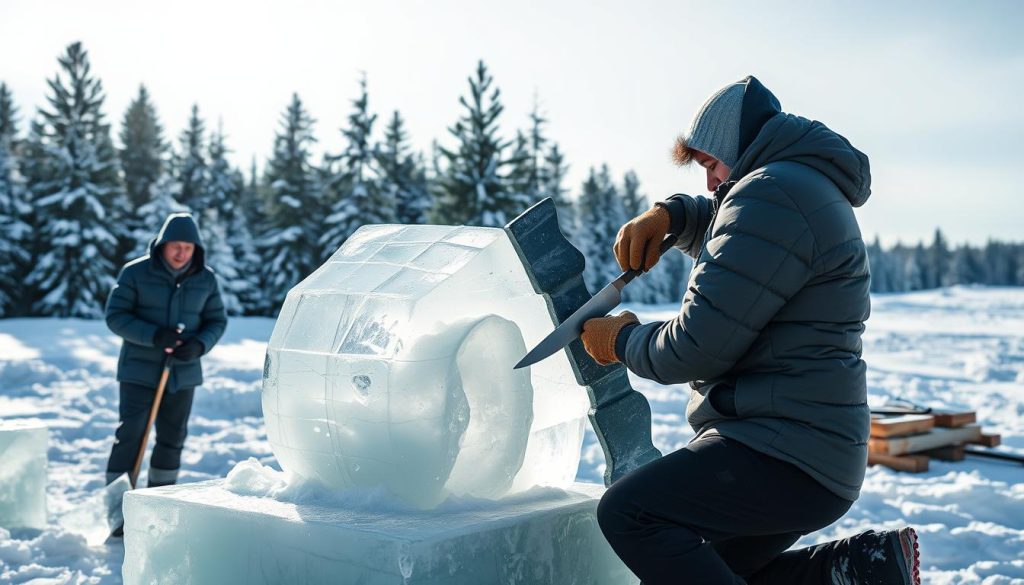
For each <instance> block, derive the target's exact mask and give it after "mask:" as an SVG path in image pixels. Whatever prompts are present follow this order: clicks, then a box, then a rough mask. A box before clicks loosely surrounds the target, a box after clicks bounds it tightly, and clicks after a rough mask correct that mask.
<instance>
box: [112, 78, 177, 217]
mask: <svg viewBox="0 0 1024 585" xmlns="http://www.w3.org/2000/svg"><path fill="white" fill-rule="evenodd" d="M163 132H164V129H163V126H161V124H160V120H159V119H158V118H157V115H156V108H155V107H154V106H153V103H152V102H151V101H150V98H149V92H148V91H146V86H144V85H140V86H139V94H138V96H136V98H135V99H134V100H132V102H131V103H130V104H129V105H128V109H127V110H126V111H125V113H124V120H123V121H122V123H121V136H120V138H121V150H120V151H119V154H120V157H121V168H122V169H123V170H124V187H125V191H126V192H127V193H128V201H129V203H130V204H131V206H132V208H133V209H134V208H138V207H140V206H142V205H145V204H146V203H147V202H148V201H149V199H150V192H149V189H150V187H151V186H152V185H153V184H154V183H156V181H157V179H159V178H160V175H161V174H162V173H163V171H164V161H165V159H166V156H167V142H165V141H164V136H163Z"/></svg>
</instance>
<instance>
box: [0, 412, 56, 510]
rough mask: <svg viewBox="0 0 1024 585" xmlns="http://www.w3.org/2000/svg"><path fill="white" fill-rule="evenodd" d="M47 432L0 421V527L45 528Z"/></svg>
mask: <svg viewBox="0 0 1024 585" xmlns="http://www.w3.org/2000/svg"><path fill="white" fill-rule="evenodd" d="M47 440H48V435H47V430H46V427H45V426H44V425H42V424H37V423H30V422H21V421H3V420H0V527H3V528H40V529H42V528H45V527H46V448H47Z"/></svg>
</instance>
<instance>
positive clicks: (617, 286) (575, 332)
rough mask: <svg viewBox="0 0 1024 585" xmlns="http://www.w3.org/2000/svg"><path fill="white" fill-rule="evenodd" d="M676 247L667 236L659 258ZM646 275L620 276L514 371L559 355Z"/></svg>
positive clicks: (632, 272) (627, 273)
mask: <svg viewBox="0 0 1024 585" xmlns="http://www.w3.org/2000/svg"><path fill="white" fill-rule="evenodd" d="M675 243H676V236H675V235H674V234H669V235H667V236H665V239H664V240H662V241H661V247H660V248H659V252H658V253H659V254H664V253H665V252H667V251H668V249H669V248H671V247H672V246H673V245H675ZM641 274H643V271H641V270H632V269H630V270H627V271H625V272H623V273H622V274H620V275H619V277H618V278H616V279H615V280H613V281H611V282H610V283H608V285H607V286H605V287H604V288H602V289H601V290H600V291H598V293H597V294H596V295H594V296H593V297H592V298H591V299H590V300H589V301H587V302H586V303H583V306H582V307H580V308H579V309H576V311H575V312H573V314H572V315H569V317H568V318H567V319H566V320H565V321H562V323H561V324H560V325H559V326H558V327H555V330H554V331H552V332H551V333H549V334H548V335H547V337H545V338H544V339H542V340H541V342H540V343H538V344H537V346H536V347H534V348H533V349H532V350H530V352H529V353H527V354H526V356H524V357H523V359H521V360H519V363H518V364H516V365H515V367H514V368H513V369H515V370H518V369H519V368H525V367H526V366H532V365H533V364H535V363H537V362H539V361H540V360H542V359H544V358H546V357H548V356H550V355H552V354H554V353H555V352H556V351H558V350H560V349H562V348H563V347H565V346H567V345H569V344H570V343H571V342H572V340H574V339H576V338H577V337H579V336H580V335H581V334H582V333H583V324H584V323H586V322H587V321H588V320H589V319H593V318H595V317H604V316H605V315H607V314H608V312H609V311H611V310H612V309H614V308H615V307H617V306H619V303H621V302H622V289H623V288H625V287H626V285H627V284H629V283H630V282H632V281H633V279H635V278H636V277H637V276H640V275H641Z"/></svg>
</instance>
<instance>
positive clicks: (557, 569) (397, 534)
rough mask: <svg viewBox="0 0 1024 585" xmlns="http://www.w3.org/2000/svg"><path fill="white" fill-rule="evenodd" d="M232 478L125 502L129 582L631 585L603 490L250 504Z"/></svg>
mask: <svg viewBox="0 0 1024 585" xmlns="http://www.w3.org/2000/svg"><path fill="white" fill-rule="evenodd" d="M223 485H224V480H215V481H210V482H200V483H191V484H183V485H178V486H168V487H161V488H154V489H145V490H136V491H132V492H129V493H128V494H126V495H125V500H124V512H125V520H126V522H125V536H124V547H125V553H124V559H125V562H124V568H123V576H124V583H125V585H141V584H147V585H148V584H151V583H155V584H161V583H167V584H172V583H173V584H178V583H190V584H191V585H221V584H223V583H247V584H249V585H271V584H274V585H276V584H279V583H302V584H305V585H321V584H323V585H327V584H338V583H342V584H350V583H351V584H355V583H358V584H361V585H627V584H635V583H636V582H637V580H636V579H635V578H634V577H633V576H632V574H631V573H630V572H629V570H628V569H627V568H626V567H625V566H624V565H623V564H622V562H621V561H620V560H619V559H618V557H616V555H615V553H614V552H613V551H612V550H611V547H609V546H608V543H607V541H605V539H604V537H603V536H602V534H601V531H600V528H599V527H598V525H597V520H596V517H595V515H594V510H595V509H596V507H597V502H598V500H599V498H600V494H601V493H602V492H603V491H604V488H603V487H602V486H599V485H595V484H572V485H570V486H569V488H568V490H567V491H563V490H559V489H549V488H535V489H534V490H530V491H527V492H523V493H520V494H517V495H515V496H509V497H507V498H506V499H503V500H499V501H480V500H476V501H467V502H460V504H462V505H461V506H451V505H450V504H451V501H449V502H446V503H445V504H444V505H443V506H442V507H441V508H440V509H433V510H425V511H409V512H406V513H402V514H396V513H394V511H392V510H376V509H374V507H373V506H369V507H363V508H358V507H354V506H339V505H333V503H332V505H326V506H325V505H318V504H316V503H312V502H306V503H303V502H298V503H292V502H282V501H279V500H276V499H273V498H269V497H253V496H243V495H238V494H236V493H232V492H230V491H227V490H226V489H224V488H223Z"/></svg>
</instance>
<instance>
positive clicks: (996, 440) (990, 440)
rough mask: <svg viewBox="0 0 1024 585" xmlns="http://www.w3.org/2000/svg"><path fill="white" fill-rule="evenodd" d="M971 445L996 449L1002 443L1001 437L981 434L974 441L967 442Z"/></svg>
mask: <svg viewBox="0 0 1024 585" xmlns="http://www.w3.org/2000/svg"><path fill="white" fill-rule="evenodd" d="M967 442H968V443H970V444H972V445H983V446H985V447H998V446H999V445H1001V444H1002V443H1003V438H1002V436H1001V435H990V434H988V433H982V434H981V436H980V437H978V438H977V439H975V440H971V441H967Z"/></svg>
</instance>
